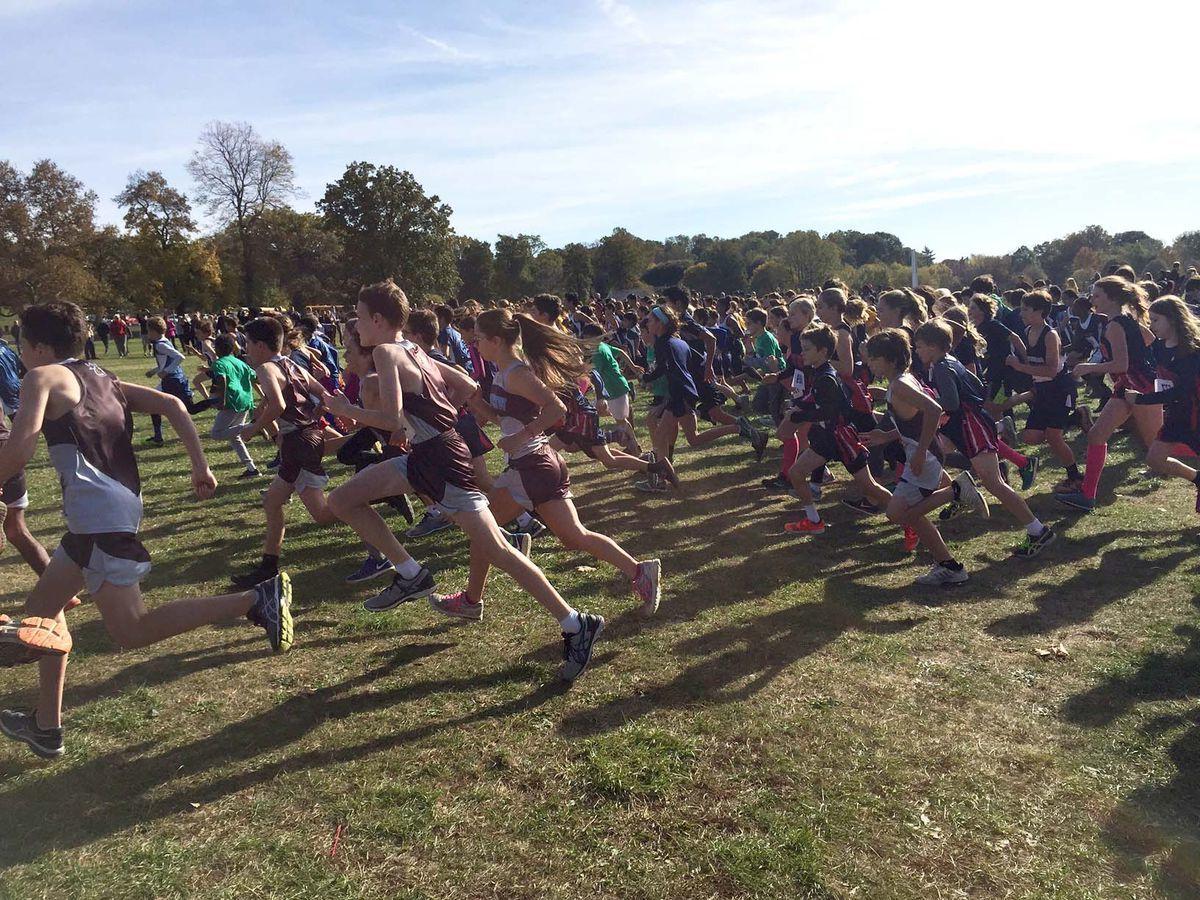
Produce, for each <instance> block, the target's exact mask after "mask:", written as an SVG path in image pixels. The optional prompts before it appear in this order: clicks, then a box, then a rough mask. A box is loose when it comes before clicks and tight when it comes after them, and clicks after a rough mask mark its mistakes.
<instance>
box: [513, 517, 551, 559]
mask: <svg viewBox="0 0 1200 900" xmlns="http://www.w3.org/2000/svg"><path fill="white" fill-rule="evenodd" d="M547 530H548V529H547V528H546V526H545V525H544V524H542V521H541V519H538V518H537V517H536V516H530V517H529V524H528V525H518V526H517V532H518V533H519V534H527V535H529V536H530V537H531V538H540V537H541V536H542V535H543V534H545V533H546V531H547ZM526 555H528V554H526Z"/></svg>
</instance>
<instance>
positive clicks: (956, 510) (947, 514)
mask: <svg viewBox="0 0 1200 900" xmlns="http://www.w3.org/2000/svg"><path fill="white" fill-rule="evenodd" d="M970 511H971V510H970V509H968V508H967V505H966V504H965V503H959V502H958V501H957V500H951V501H950V502H949V503H947V504H946V505H945V506H943V507H942V508H941V510H940V511H939V512H938V518H939V519H940V520H941V521H943V522H949V521H950V520H951V519H957V518H958V517H959V516H965V515H966V514H967V513H969V512H970Z"/></svg>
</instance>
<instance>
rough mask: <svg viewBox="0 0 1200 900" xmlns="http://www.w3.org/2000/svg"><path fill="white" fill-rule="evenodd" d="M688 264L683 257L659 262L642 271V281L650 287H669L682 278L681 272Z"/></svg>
mask: <svg viewBox="0 0 1200 900" xmlns="http://www.w3.org/2000/svg"><path fill="white" fill-rule="evenodd" d="M689 265H690V263H688V261H687V260H684V259H672V260H667V261H666V262H660V263H658V264H657V265H653V266H651V267H650V268H649V269H647V270H646V271H645V272H643V273H642V281H644V282H645V283H646V284H648V285H650V287H652V288H665V287H671V286H672V285H675V284H679V282H680V281H682V280H683V273H684V272H686V271H687V269H688V266H689Z"/></svg>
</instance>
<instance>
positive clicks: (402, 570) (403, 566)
mask: <svg viewBox="0 0 1200 900" xmlns="http://www.w3.org/2000/svg"><path fill="white" fill-rule="evenodd" d="M396 572H397V573H399V575H400V577H401V578H416V577H417V576H418V575H419V574H421V564H420V563H419V562H417V561H416V560H415V559H413V558H412V557H411V556H410V557H409V558H408V559H406V560H405V561H404V562H402V563H399V564H397V565H396Z"/></svg>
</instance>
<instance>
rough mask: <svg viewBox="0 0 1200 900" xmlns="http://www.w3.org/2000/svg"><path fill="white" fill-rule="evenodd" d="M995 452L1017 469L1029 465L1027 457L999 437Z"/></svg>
mask: <svg viewBox="0 0 1200 900" xmlns="http://www.w3.org/2000/svg"><path fill="white" fill-rule="evenodd" d="M996 452H997V453H998V454H999V455H1000V458H1001V459H1005V460H1008V461H1009V462H1010V463H1012V464H1013V465H1014V466H1016V467H1017V468H1019V469H1023V468H1025V467H1026V466H1027V465H1029V459H1028V458H1027V457H1024V456H1022V455H1021V454H1020V453H1018V452H1017V451H1016V450H1014V449H1013V448H1012V447H1010V446H1008V444H1006V443H1004V441H1001V440H999V439H997V441H996Z"/></svg>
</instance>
